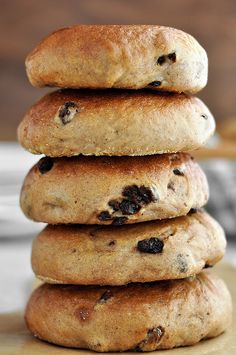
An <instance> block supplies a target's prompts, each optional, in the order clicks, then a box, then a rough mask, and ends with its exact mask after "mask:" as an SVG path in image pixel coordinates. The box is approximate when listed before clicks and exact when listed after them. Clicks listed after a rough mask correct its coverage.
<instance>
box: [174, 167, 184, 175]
mask: <svg viewBox="0 0 236 355" xmlns="http://www.w3.org/2000/svg"><path fill="white" fill-rule="evenodd" d="M173 173H174V174H175V175H179V176H184V172H183V171H182V170H181V169H179V168H175V169H174V170H173Z"/></svg>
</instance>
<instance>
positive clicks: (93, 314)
mask: <svg viewBox="0 0 236 355" xmlns="http://www.w3.org/2000/svg"><path fill="white" fill-rule="evenodd" d="M231 312H232V306H231V299H230V294H229V292H228V290H227V288H226V286H225V284H224V282H223V281H222V280H221V279H219V278H218V277H217V276H215V275H214V274H211V273H209V272H206V271H205V272H202V273H201V274H199V275H197V276H196V277H195V278H190V279H183V280H175V281H160V282H156V283H151V284H149V283H147V284H130V285H128V286H120V287H111V286H110V287H99V286H97V287H96V286H94V287H91V286H87V287H86V286H70V285H49V284H44V285H43V286H40V287H39V288H37V289H36V290H35V291H34V293H33V295H32V296H31V298H30V300H29V303H28V306H27V309H26V314H25V319H26V324H27V326H28V328H29V330H30V331H31V332H32V333H33V334H34V335H35V336H36V337H38V338H40V339H43V340H46V341H49V342H51V343H54V344H59V345H63V346H68V347H78V348H86V349H92V350H95V351H99V352H106V351H125V350H136V351H152V350H156V349H169V348H173V347H177V346H184V345H192V344H195V343H197V342H199V341H200V340H201V339H207V338H212V337H215V336H217V335H219V334H221V333H222V332H223V331H224V330H225V329H227V327H228V326H229V324H230V322H231Z"/></svg>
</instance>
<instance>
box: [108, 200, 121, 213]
mask: <svg viewBox="0 0 236 355" xmlns="http://www.w3.org/2000/svg"><path fill="white" fill-rule="evenodd" d="M108 205H109V206H110V207H111V208H113V210H114V211H119V209H120V204H119V202H118V201H116V200H111V201H109V202H108Z"/></svg>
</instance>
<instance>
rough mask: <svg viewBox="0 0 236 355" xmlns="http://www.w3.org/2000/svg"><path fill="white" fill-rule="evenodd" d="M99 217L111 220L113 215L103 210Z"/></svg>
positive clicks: (102, 219)
mask: <svg viewBox="0 0 236 355" xmlns="http://www.w3.org/2000/svg"><path fill="white" fill-rule="evenodd" d="M98 219H99V221H109V220H110V219H112V218H111V215H110V213H109V212H108V211H102V212H101V213H100V214H99V215H98Z"/></svg>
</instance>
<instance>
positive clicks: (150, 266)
mask: <svg viewBox="0 0 236 355" xmlns="http://www.w3.org/2000/svg"><path fill="white" fill-rule="evenodd" d="M153 240H155V241H156V240H157V241H158V242H159V244H161V246H162V248H157V247H156V245H155V244H153V243H150V241H152V242H153ZM143 241H145V242H146V244H148V242H149V248H145V249H142V248H141V249H140V248H139V244H140V243H141V242H143ZM225 247H226V240H225V237H224V232H223V230H222V228H221V227H220V225H219V224H218V223H217V222H216V221H215V220H214V219H213V218H211V217H210V216H209V215H208V214H207V213H205V212H203V211H198V212H196V213H191V214H189V215H187V216H185V217H178V218H174V219H170V220H162V221H154V222H146V223H140V224H138V225H137V224H133V225H129V226H122V227H119V228H117V227H110V226H105V227H101V226H100V227H98V226H82V225H60V226H52V225H48V226H47V227H46V228H45V229H44V230H43V231H42V232H41V233H40V234H39V235H38V237H37V238H36V239H35V240H34V242H33V248H32V267H33V270H34V273H35V274H36V276H37V277H38V278H40V279H41V280H43V281H45V282H50V283H57V284H80V285H92V284H93V285H125V284H127V283H130V282H149V281H157V280H168V279H178V278H180V279H181V278H186V277H189V276H191V275H194V274H197V273H199V272H200V271H201V270H202V269H203V268H204V267H205V265H206V266H208V267H209V266H213V265H214V264H215V263H216V262H218V261H219V260H220V259H221V258H222V257H223V255H224V253H225ZM183 265H184V267H183Z"/></svg>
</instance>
